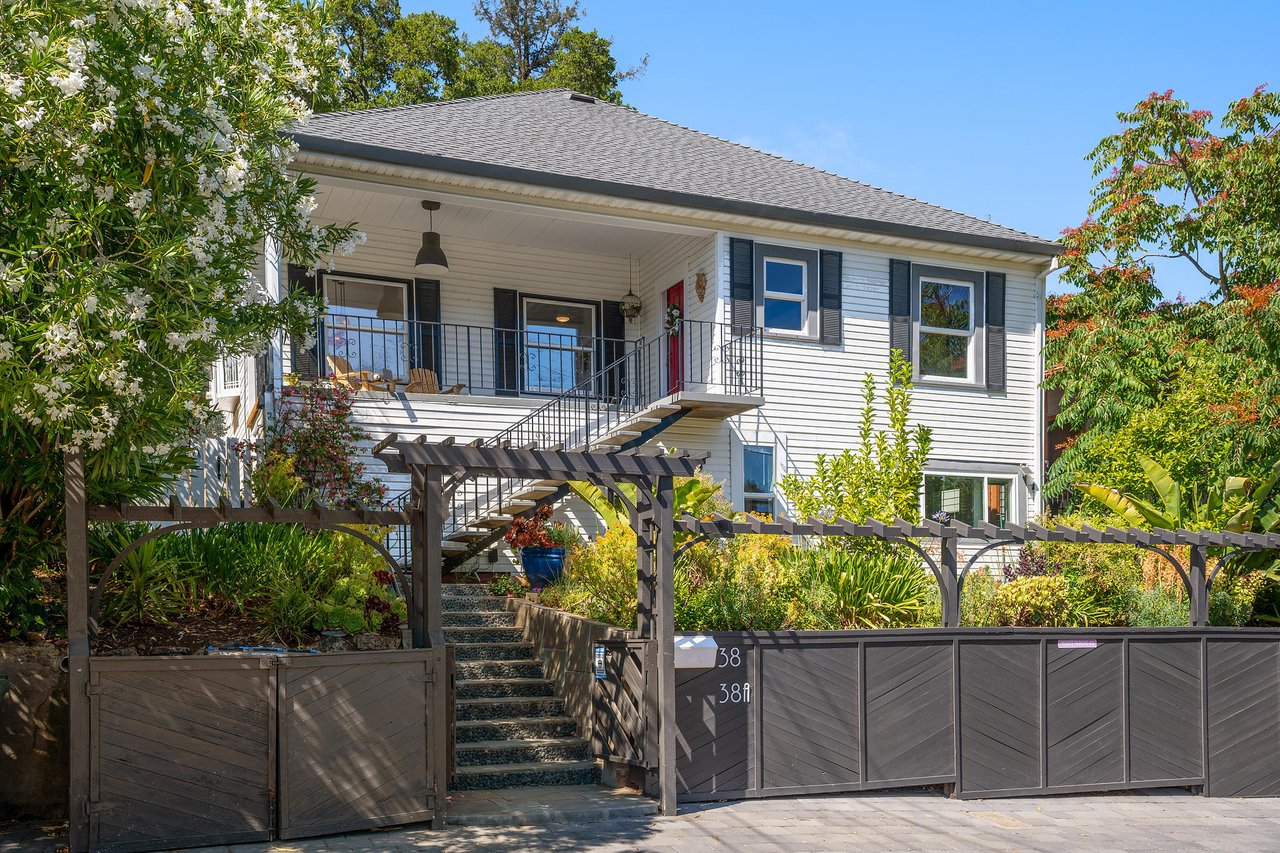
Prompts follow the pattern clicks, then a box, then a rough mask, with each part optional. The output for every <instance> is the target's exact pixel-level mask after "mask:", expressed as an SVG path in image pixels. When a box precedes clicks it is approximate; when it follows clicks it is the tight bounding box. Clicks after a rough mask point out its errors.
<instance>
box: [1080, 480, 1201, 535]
mask: <svg viewBox="0 0 1280 853" xmlns="http://www.w3.org/2000/svg"><path fill="white" fill-rule="evenodd" d="M1076 488H1077V489H1079V490H1080V491H1082V492H1084V493H1085V494H1086V495H1088V496H1089V497H1091V498H1093V499H1094V500H1095V501H1097V502H1098V503H1100V504H1102V505H1103V506H1105V507H1106V508H1107V509H1109V510H1111V511H1112V512H1114V513H1115V514H1116V515H1118V516H1120V517H1121V518H1123V519H1124V520H1125V521H1127V522H1129V523H1130V524H1132V525H1134V526H1135V527H1141V526H1142V525H1143V524H1150V525H1152V526H1153V527H1164V528H1167V529H1170V530H1172V529H1174V528H1176V527H1178V522H1177V520H1176V519H1174V518H1172V517H1170V516H1169V515H1168V514H1166V513H1163V512H1161V511H1160V510H1158V509H1156V508H1155V507H1154V506H1152V505H1151V504H1149V503H1147V502H1146V501H1144V500H1139V499H1138V498H1134V497H1128V496H1126V495H1122V494H1120V492H1118V491H1116V490H1115V489H1108V488H1107V487H1106V486H1099V485H1097V484H1094V483H1076Z"/></svg>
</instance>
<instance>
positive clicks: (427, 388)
mask: <svg viewBox="0 0 1280 853" xmlns="http://www.w3.org/2000/svg"><path fill="white" fill-rule="evenodd" d="M466 387H467V386H466V385H464V384H462V383H461V382H459V383H458V384H456V385H454V386H453V387H451V388H447V389H445V390H443V391H441V390H440V377H439V376H436V372H435V371H434V370H428V369H427V368H425V367H411V368H409V384H408V385H406V386H404V390H405V391H407V392H408V393H410V394H457V393H458V392H459V391H461V390H462V389H463V388H466Z"/></svg>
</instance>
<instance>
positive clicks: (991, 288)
mask: <svg viewBox="0 0 1280 853" xmlns="http://www.w3.org/2000/svg"><path fill="white" fill-rule="evenodd" d="M1004 291H1005V281H1004V273H1002V272H989V273H987V331H986V336H987V390H988V391H1003V390H1005V387H1006V384H1007V376H1006V374H1007V373H1008V358H1007V356H1006V352H1005V350H1006V347H1007V342H1006V340H1005V331H1004Z"/></svg>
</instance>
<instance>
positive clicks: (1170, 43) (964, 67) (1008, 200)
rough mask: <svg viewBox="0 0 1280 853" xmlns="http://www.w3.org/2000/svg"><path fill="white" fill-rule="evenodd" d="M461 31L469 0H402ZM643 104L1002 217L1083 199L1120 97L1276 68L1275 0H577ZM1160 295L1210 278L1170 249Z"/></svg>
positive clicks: (1216, 96)
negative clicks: (633, 68)
mask: <svg viewBox="0 0 1280 853" xmlns="http://www.w3.org/2000/svg"><path fill="white" fill-rule="evenodd" d="M401 5H402V8H403V10H404V11H405V12H406V13H407V12H414V11H422V10H425V9H434V10H436V11H438V12H442V13H444V14H446V15H449V16H450V17H453V18H456V19H457V21H458V23H459V25H460V27H461V29H462V30H463V31H464V32H466V33H467V34H469V35H471V36H473V37H479V36H481V35H484V34H485V28H484V27H483V25H481V24H479V23H478V22H477V21H476V20H475V18H474V16H473V15H472V3H471V2H470V0H436V2H430V0H428V2H422V0H401ZM583 5H584V6H585V7H586V10H587V15H586V18H585V20H584V25H585V26H586V27H588V28H591V27H594V28H596V29H598V30H600V32H601V33H602V34H604V35H606V36H610V37H612V38H614V40H615V45H614V48H615V49H614V52H615V55H617V56H618V57H619V59H620V61H621V62H622V63H626V64H633V63H636V62H638V61H639V60H640V59H641V57H643V56H644V54H645V53H648V54H649V69H648V71H647V72H646V73H645V75H644V76H643V77H642V78H640V79H639V80H633V81H630V82H628V83H626V84H624V87H623V93H624V97H625V99H626V101H627V102H628V103H629V104H631V105H632V106H634V107H636V108H637V109H640V110H642V111H644V112H646V113H650V114H653V115H656V116H659V117H661V118H664V119H667V120H669V121H674V122H677V123H679V124H683V125H688V126H690V127H693V128H696V129H697V130H701V131H705V132H707V133H711V134H714V135H716V136H721V137H724V138H726V139H731V140H734V141H737V142H744V143H747V144H749V145H753V146H756V147H758V148H763V149H765V150H768V151H771V152H774V153H777V154H782V155H784V156H787V157H790V158H792V159H795V160H800V161H802V162H806V163H809V164H812V165H815V166H819V167H821V168H824V169H828V170H831V171H834V172H838V173H840V174H842V175H846V176H848V177H851V178H856V179H858V180H861V181H866V182H867V183H871V184H875V185H877V186H882V187H885V188H887V189H891V190H893V191H895V192H900V193H903V194H906V195H910V196H915V197H917V198H921V199H924V200H926V201H929V202H933V203H934V204H940V205H943V206H945V207H950V208H953V209H956V210H960V211H963V212H965V213H969V214H972V215H975V216H979V217H982V218H987V217H990V218H991V219H992V220H994V221H996V222H999V223H1001V224H1003V225H1008V226H1011V227H1014V228H1019V229H1022V230H1025V231H1030V232H1033V233H1036V234H1040V235H1042V236H1046V237H1054V236H1056V235H1057V234H1058V232H1059V231H1061V229H1062V228H1063V227H1064V226H1067V225H1074V224H1077V223H1079V222H1080V220H1081V219H1083V218H1084V215H1085V212H1086V207H1087V205H1088V198H1089V190H1090V188H1091V187H1092V185H1093V180H1092V177H1091V175H1090V171H1089V166H1088V164H1087V163H1086V162H1085V161H1084V159H1083V158H1084V155H1085V154H1086V153H1087V152H1088V151H1089V150H1090V148H1092V146H1093V145H1094V144H1095V143H1096V142H1097V141H1098V140H1099V139H1101V138H1102V137H1103V136H1104V135H1106V134H1108V133H1111V132H1113V131H1114V130H1116V129H1118V127H1119V123H1118V122H1117V121H1116V118H1115V113H1116V111H1117V110H1120V109H1124V108H1127V107H1129V106H1132V105H1133V104H1134V103H1136V102H1137V101H1138V100H1140V99H1141V98H1143V97H1145V96H1146V95H1147V93H1148V92H1151V91H1153V90H1159V91H1163V90H1165V89H1173V90H1174V91H1175V92H1176V93H1177V94H1178V95H1179V96H1181V97H1184V98H1186V99H1188V100H1189V101H1191V103H1192V106H1194V107H1198V108H1205V109H1209V110H1212V111H1213V112H1214V113H1215V114H1220V113H1221V112H1222V111H1223V110H1224V109H1225V107H1226V105H1227V104H1228V103H1229V102H1230V101H1231V100H1233V99H1235V98H1238V97H1241V96H1243V95H1246V94H1248V93H1250V92H1252V91H1253V89H1254V87H1256V86H1258V85H1259V84H1261V83H1268V82H1269V83H1272V84H1273V88H1274V86H1280V61H1277V59H1276V56H1277V54H1276V52H1275V49H1274V45H1275V44H1276V43H1277V41H1278V40H1280V6H1278V5H1276V3H1275V0H1259V1H1258V2H1227V1H1226V0H1218V2H1211V3H1205V2H1197V3H1189V2H1161V3H1154V2H1134V1H1133V0H1112V2H1105V3H1103V2H1087V3H1084V2H1074V3H1073V2H1059V3H1049V2H1043V0H1040V2H1037V0H1024V2H1020V3H990V2H981V0H971V2H965V3H957V2H954V0H952V2H891V3H877V4H864V3H857V2H821V3H819V2H803V0H802V1H801V2H795V0H792V2H777V0H774V2H768V3H766V2H762V0H702V1H701V2H699V0H681V2H674V0H584V4H583ZM1159 283H1160V285H1161V288H1162V289H1163V290H1164V292H1165V294H1166V295H1167V296H1170V297H1172V296H1174V295H1175V294H1177V293H1179V292H1181V293H1184V294H1185V295H1187V296H1188V297H1192V298H1194V297H1198V296H1201V295H1203V294H1204V293H1205V290H1206V288H1205V286H1204V284H1203V280H1202V279H1199V278H1198V277H1197V276H1196V275H1195V274H1194V273H1187V272H1186V271H1184V270H1183V269H1182V268H1181V267H1165V268H1161V269H1160V270H1159Z"/></svg>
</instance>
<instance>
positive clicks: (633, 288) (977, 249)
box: [218, 90, 1059, 565]
mask: <svg viewBox="0 0 1280 853" xmlns="http://www.w3.org/2000/svg"><path fill="white" fill-rule="evenodd" d="M295 138H296V140H297V143H298V145H299V146H300V149H301V150H300V154H299V157H298V159H297V161H296V163H295V167H296V168H297V169H298V170H300V171H302V172H305V173H307V174H308V175H311V176H312V177H314V178H315V179H316V180H317V181H318V182H319V193H318V200H319V206H318V208H317V209H316V211H315V213H314V218H315V220H316V221H317V222H337V223H348V222H356V223H358V226H359V227H360V228H361V229H362V230H363V231H365V232H366V234H367V235H368V239H367V242H366V243H365V244H364V245H362V246H361V247H360V248H358V249H357V250H356V252H355V254H354V255H352V256H350V257H346V258H339V259H336V260H335V262H334V267H333V269H327V268H322V269H319V270H304V269H298V268H292V267H288V266H285V265H283V264H282V263H281V262H280V260H279V258H278V257H277V256H276V254H275V253H274V252H272V251H271V250H270V248H269V249H268V252H267V254H266V258H265V273H266V280H267V281H268V282H269V283H270V284H271V285H272V286H275V287H278V288H280V289H281V290H282V291H283V290H284V289H285V288H305V289H308V290H313V291H315V292H318V293H321V294H323V296H324V297H325V299H326V300H327V302H328V306H329V307H328V312H327V314H326V315H325V317H324V318H323V320H322V322H321V323H320V326H319V328H318V329H317V334H316V336H315V337H316V342H315V345H314V346H310V347H308V346H306V342H304V341H291V340H283V339H282V340H280V341H279V342H278V343H277V345H276V346H274V347H273V349H272V351H271V352H270V353H269V354H268V356H267V358H266V364H265V365H264V366H263V367H261V368H260V369H257V370H240V371H238V374H239V375H240V376H241V377H243V379H241V380H239V381H237V383H235V386H234V387H232V388H230V389H229V390H228V389H224V390H222V391H221V393H222V394H223V395H224V396H227V397H235V398H236V399H235V400H234V401H233V402H232V405H230V406H224V408H228V409H231V410H234V411H235V412H237V413H238V414H237V415H236V417H237V418H239V422H238V427H239V428H242V429H249V430H252V429H260V428H261V424H262V422H263V421H264V420H266V419H269V418H270V417H271V416H272V412H273V410H274V408H275V407H276V406H278V405H279V395H278V389H280V388H281V387H282V386H283V385H284V383H285V382H286V381H293V380H294V377H295V376H296V377H297V379H298V380H300V381H311V380H324V379H326V378H329V379H330V380H331V381H340V382H347V383H351V384H356V385H359V386H360V387H361V388H362V390H361V391H360V392H359V394H358V402H357V406H356V411H357V414H358V417H359V419H360V421H361V423H362V424H363V425H364V427H365V428H366V429H367V430H368V431H369V432H370V433H371V434H372V435H373V436H374V437H375V438H376V437H380V436H383V435H386V434H387V433H390V432H395V433H399V434H400V435H401V436H403V437H410V436H417V435H425V436H427V437H428V439H429V440H439V439H443V438H445V437H447V436H453V437H455V438H456V439H457V440H459V441H471V440H474V439H483V440H493V441H499V440H503V439H507V440H511V441H512V443H513V444H517V445H519V444H525V443H527V442H529V441H538V442H539V443H540V444H548V445H549V444H558V443H559V444H564V445H565V446H584V445H592V446H608V445H612V446H617V447H630V446H635V445H637V444H640V443H652V444H657V445H664V446H674V447H680V448H685V449H690V450H707V451H710V453H711V458H710V462H709V463H708V471H709V473H710V474H711V475H712V476H713V477H715V478H716V479H717V480H719V481H721V482H723V483H724V486H725V489H726V492H727V496H728V497H729V499H730V500H732V501H733V502H734V504H735V505H736V506H738V507H740V508H742V509H748V510H757V511H767V512H778V511H783V510H785V506H784V505H783V498H782V496H781V495H780V493H779V491H778V490H777V489H776V487H775V486H776V484H777V483H778V481H779V480H780V478H781V477H782V476H783V475H784V474H786V473H788V472H798V473H805V472H807V471H809V470H811V468H812V466H813V463H814V460H815V458H816V457H817V456H818V454H820V453H824V452H825V453H831V452H835V451H838V450H840V449H841V448H844V447H849V446H853V445H855V444H856V442H857V440H858V439H857V435H856V432H855V428H856V423H857V418H858V414H859V409H860V405H861V382H862V378H863V376H864V374H865V373H867V372H868V371H870V372H873V373H875V374H876V375H877V377H880V378H881V379H883V378H884V377H885V376H886V375H887V368H888V363H889V354H890V350H891V348H898V349H901V350H902V351H903V352H904V353H906V354H907V355H908V356H909V358H910V359H911V360H912V363H913V364H914V370H915V376H916V380H915V388H916V390H915V392H914V397H913V401H914V402H913V416H914V418H915V419H916V420H917V421H918V422H921V423H923V424H925V425H927V426H929V427H930V428H932V430H933V450H932V455H931V457H930V461H929V466H928V474H927V476H926V479H925V484H924V486H925V487H924V490H923V496H922V502H923V506H922V509H923V511H924V513H925V514H926V515H933V514H934V513H936V512H938V511H946V512H948V513H950V514H951V515H952V516H954V517H956V518H958V519H960V520H963V521H966V522H969V523H976V522H978V521H983V520H989V521H992V522H995V523H1000V522H1003V521H1013V522H1020V521H1024V520H1027V519H1028V518H1030V517H1032V516H1033V515H1034V514H1035V513H1037V511H1038V509H1039V507H1040V496H1039V489H1038V485H1039V483H1038V481H1039V478H1040V473H1041V471H1042V460H1043V458H1044V448H1043V446H1042V443H1043V439H1042V429H1041V426H1040V425H1041V423H1042V417H1041V411H1040V409H1041V402H1040V401H1041V395H1040V393H1039V382H1040V377H1041V358H1040V351H1041V344H1042V339H1043V330H1044V294H1045V276H1046V275H1047V274H1048V272H1049V271H1050V269H1051V267H1052V264H1053V260H1054V257H1055V255H1056V253H1057V252H1058V250H1059V246H1058V244H1056V243H1054V242H1051V241H1049V240H1045V239H1041V238H1039V237H1035V236H1032V235H1029V234H1025V233H1022V232H1020V231H1016V230H1013V229H1010V228H1005V227H1003V226H1000V225H996V224H994V223H991V222H988V221H984V220H982V219H977V218H974V217H971V216H967V215H964V214H961V213H956V212H954V211H951V210H946V209H943V208H940V207H936V206H934V205H931V204H927V203H925V202H922V201H918V200H916V199H913V198H908V197H905V196H901V195H897V194H895V193H892V192H889V191H887V190H882V189H879V188H876V187H872V186H869V185H867V184H863V183H859V182H858V181H855V180H851V179H848V178H844V177H841V176H839V175H835V174H831V173H829V172H824V171H821V170H819V169H815V168H812V167H809V166H805V165H802V164H800V163H795V162H792V161H790V160H786V159H784V158H781V157H777V156H774V155H771V154H767V153H764V152H762V151H758V150H754V149H752V148H748V147H746V146H743V145H739V144H736V143H733V142H727V141H725V140H722V139H717V138H715V137H712V136H708V135H706V134H703V133H699V132H697V131H694V130H690V129H688V128H685V127H680V126H678V125H675V124H671V123H669V122H666V121H663V120H661V119H658V118H654V117H651V116H648V115H644V114H642V113H639V112H636V111H634V110H630V109H626V108H624V107H619V106H614V105H612V104H607V103H602V102H598V101H596V100H594V99H592V98H590V97H588V96H585V95H581V94H577V93H574V92H570V91H565V90H550V91H538V92H530V93H523V94H515V95H503V96H495V97H484V98H473V99H466V100H457V101H447V102H440V103H430V104H422V105H418V106H407V107H395V108H389V109H378V110H366V111H359V112H340V113H329V114H324V115H320V116H317V117H315V118H314V119H312V120H311V121H310V122H309V123H308V124H307V125H306V126H305V127H303V128H301V129H299V130H298V131H297V132H296V134H295ZM224 369H225V368H224V367H223V366H219V368H218V370H224ZM219 375H222V374H219ZM224 384H225V383H224ZM220 387H221V386H220ZM224 402H225V401H224ZM249 413H259V414H257V415H255V416H254V417H253V419H252V420H251V418H250V414H249ZM371 468H373V469H374V470H378V469H379V468H380V466H378V465H376V464H375V465H372V466H371ZM405 487H407V484H399V483H392V491H393V492H394V491H396V490H398V489H403V488H405ZM485 489H487V490H488V491H485ZM560 497H563V490H562V489H561V488H560V485H559V484H556V483H534V484H530V483H522V484H515V483H491V484H488V486H486V487H484V488H483V489H479V490H476V491H473V493H471V494H469V495H466V496H460V497H459V499H458V500H459V503H458V505H457V506H456V507H455V509H456V511H457V515H456V518H455V520H454V523H453V526H452V529H451V536H452V538H453V544H452V545H451V546H450V547H451V548H452V549H453V551H452V553H453V554H455V555H456V556H455V559H461V558H462V555H464V554H467V553H469V554H472V555H485V556H479V557H477V559H482V560H485V561H486V562H487V561H492V560H495V559H496V560H499V563H500V564H505V559H502V558H501V556H500V555H496V556H488V555H489V554H490V553H492V552H496V551H498V550H500V549H494V548H491V547H490V546H491V545H492V544H493V543H494V542H495V541H496V538H497V537H496V533H497V531H500V529H501V527H502V525H503V522H504V520H506V519H507V518H509V517H510V515H511V514H512V513H515V512H519V511H521V510H523V509H527V508H529V507H531V506H533V505H534V504H536V503H537V502H539V501H549V500H558V499H559V498H560ZM499 544H500V543H499ZM468 549H469V550H468ZM491 565H496V564H492V563H491Z"/></svg>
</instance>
